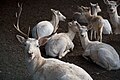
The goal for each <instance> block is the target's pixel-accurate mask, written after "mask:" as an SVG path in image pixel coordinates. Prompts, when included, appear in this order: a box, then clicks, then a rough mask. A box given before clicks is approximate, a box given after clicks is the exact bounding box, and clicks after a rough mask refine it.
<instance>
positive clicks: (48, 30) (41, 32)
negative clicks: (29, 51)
mask: <svg viewBox="0 0 120 80" xmlns="http://www.w3.org/2000/svg"><path fill="white" fill-rule="evenodd" d="M51 11H52V12H53V16H52V20H51V21H41V22H39V23H38V24H37V25H36V26H35V27H34V28H33V29H32V37H33V38H37V35H38V36H39V37H44V36H49V35H51V34H52V33H55V32H56V31H57V29H58V24H59V21H64V20H65V19H66V17H65V16H64V15H62V14H61V13H60V11H58V10H54V9H51Z"/></svg>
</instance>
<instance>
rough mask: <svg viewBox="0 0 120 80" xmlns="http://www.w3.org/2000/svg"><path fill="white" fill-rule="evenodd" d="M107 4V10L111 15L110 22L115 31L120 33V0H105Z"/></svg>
mask: <svg viewBox="0 0 120 80" xmlns="http://www.w3.org/2000/svg"><path fill="white" fill-rule="evenodd" d="M103 1H104V3H105V4H106V5H107V12H108V14H109V17H110V23H111V24H112V28H113V33H114V34H120V16H119V15H118V12H117V7H118V6H119V5H120V1H119V0H118V1H109V0H103Z"/></svg>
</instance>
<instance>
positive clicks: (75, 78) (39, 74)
mask: <svg viewBox="0 0 120 80" xmlns="http://www.w3.org/2000/svg"><path fill="white" fill-rule="evenodd" d="M17 39H18V40H19V41H20V42H21V43H22V44H25V60H26V65H27V68H28V71H29V72H30V74H31V76H32V77H33V80H93V79H92V78H91V77H90V75H89V74H88V73H87V72H86V71H85V70H84V69H82V68H80V67H78V66H76V65H74V64H70V63H66V62H63V61H60V60H58V59H52V58H48V59H45V58H43V57H42V56H41V52H40V50H39V45H43V44H44V43H45V38H41V39H39V40H36V39H33V38H28V39H25V38H24V37H22V36H19V35H17Z"/></svg>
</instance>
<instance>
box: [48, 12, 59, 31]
mask: <svg viewBox="0 0 120 80" xmlns="http://www.w3.org/2000/svg"><path fill="white" fill-rule="evenodd" d="M50 22H51V24H52V25H53V26H54V31H53V33H55V32H56V30H57V29H58V23H59V18H58V16H57V15H56V14H55V13H53V16H52V20H51V21H50Z"/></svg>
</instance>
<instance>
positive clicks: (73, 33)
mask: <svg viewBox="0 0 120 80" xmlns="http://www.w3.org/2000/svg"><path fill="white" fill-rule="evenodd" d="M75 34H76V32H74V31H72V30H71V29H69V30H68V33H67V35H68V36H69V38H70V39H71V41H72V40H73V39H74V37H75Z"/></svg>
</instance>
